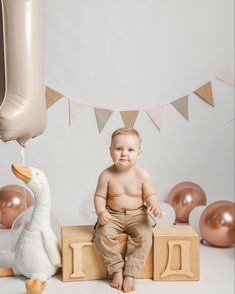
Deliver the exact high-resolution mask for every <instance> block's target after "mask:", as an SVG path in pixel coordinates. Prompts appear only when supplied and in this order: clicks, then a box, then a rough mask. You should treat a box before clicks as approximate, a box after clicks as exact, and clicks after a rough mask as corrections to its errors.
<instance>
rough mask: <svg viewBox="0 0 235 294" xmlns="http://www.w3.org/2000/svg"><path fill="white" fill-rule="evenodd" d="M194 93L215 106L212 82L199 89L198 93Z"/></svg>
mask: <svg viewBox="0 0 235 294" xmlns="http://www.w3.org/2000/svg"><path fill="white" fill-rule="evenodd" d="M194 93H195V94H196V95H198V96H199V97H201V98H202V99H203V100H205V101H206V102H207V103H208V104H210V105H211V106H215V104H214V100H213V94H212V87H211V82H210V81H209V82H208V83H206V84H205V85H203V86H202V87H200V88H198V89H197V90H196V91H194Z"/></svg>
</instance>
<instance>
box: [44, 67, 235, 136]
mask: <svg viewBox="0 0 235 294" xmlns="http://www.w3.org/2000/svg"><path fill="white" fill-rule="evenodd" d="M215 78H216V79H218V80H220V81H222V82H224V83H226V84H228V85H230V86H233V87H234V75H233V72H232V70H231V68H229V67H227V68H225V69H224V70H223V71H222V72H221V73H220V74H218V75H217V76H216V77H215ZM192 93H194V94H196V95H197V96H198V97H200V98H201V99H203V100H204V101H205V102H207V103H208V104H209V105H211V106H215V104H214V98H213V92H212V85H211V81H209V82H207V83H205V84H204V85H203V86H201V87H199V88H198V89H196V90H195V91H194V92H192ZM192 93H189V94H188V95H186V96H184V97H181V98H179V99H176V100H174V101H171V102H170V103H168V104H164V105H160V106H157V107H154V108H151V109H147V110H144V111H145V112H146V113H147V115H148V116H149V117H150V119H151V121H152V122H153V124H154V125H155V127H156V128H157V129H158V130H159V131H160V130H161V128H162V117H163V111H164V107H166V106H168V105H171V106H173V107H174V109H175V110H176V111H177V112H178V113H180V114H181V115H182V116H183V117H184V118H185V119H186V120H187V121H188V120H189V111H188V99H189V95H190V94H192ZM62 97H64V98H67V99H68V107H69V125H70V126H71V125H72V124H73V123H74V121H75V120H76V119H77V118H78V117H79V116H80V115H81V113H82V112H83V111H84V110H85V109H86V108H87V107H91V108H93V109H94V113H95V117H96V122H97V127H98V131H99V133H101V132H102V131H103V129H104V127H105V126H106V124H107V122H108V121H109V119H110V117H111V116H112V114H113V112H114V110H112V109H105V108H98V107H95V106H92V105H85V104H83V103H79V102H76V101H74V100H72V99H70V98H68V97H66V96H65V95H63V94H61V93H59V92H57V91H55V90H54V89H52V88H50V87H48V86H46V89H45V98H46V105H47V109H48V108H50V107H51V106H52V105H54V104H55V103H56V102H57V101H58V100H59V99H61V98H62ZM139 111H140V110H125V111H119V112H120V115H121V117H122V120H123V123H124V125H125V127H128V128H133V127H134V125H135V122H136V119H137V117H138V114H139Z"/></svg>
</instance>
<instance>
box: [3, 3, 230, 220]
mask: <svg viewBox="0 0 235 294" xmlns="http://www.w3.org/2000/svg"><path fill="white" fill-rule="evenodd" d="M43 17H44V40H45V42H44V50H45V83H46V84H47V85H48V86H50V87H52V88H54V89H55V90H57V91H58V92H60V93H63V94H64V95H66V96H67V97H70V98H72V99H74V100H76V101H78V102H83V103H87V104H89V105H93V106H96V107H104V108H110V109H113V110H133V109H140V110H141V109H145V108H151V107H154V106H159V105H162V104H165V103H169V102H170V101H173V100H176V99H177V98H180V97H182V96H185V95H187V94H189V93H192V92H193V91H194V90H196V89H197V88H198V87H199V86H201V85H203V84H204V83H206V82H207V81H208V80H210V79H212V86H213V93H214V100H215V105H216V107H215V108H213V107H211V106H209V105H208V104H207V103H205V102H203V101H202V100H201V99H199V98H198V97H197V96H195V95H194V94H192V95H190V96H189V119H190V121H189V122H187V121H186V120H185V119H184V118H183V117H182V116H180V115H179V113H178V112H177V111H175V110H174V109H173V108H172V107H170V106H169V107H167V108H165V112H164V117H163V127H162V130H161V132H158V130H157V129H156V128H155V126H154V125H153V124H152V122H151V121H150V119H149V117H148V116H147V115H146V113H145V112H143V111H141V112H140V114H139V116H138V118H137V121H136V124H135V128H136V129H138V130H139V132H140V133H141V135H142V138H143V155H142V158H141V160H140V164H142V165H143V166H145V167H146V169H147V170H148V171H149V172H150V173H151V175H152V177H153V181H154V184H155V186H156V191H157V193H158V195H159V199H160V200H161V201H163V200H164V199H165V198H166V196H167V194H168V192H169V190H170V189H171V188H172V187H173V186H174V185H175V184H177V183H179V182H182V181H193V182H195V183H197V184H199V185H200V186H201V187H202V188H203V189H204V191H205V192H206V195H207V199H208V203H211V202H213V201H216V200H220V199H221V200H222V199H226V200H230V201H234V120H233V118H234V96H233V95H234V89H233V88H232V87H230V86H228V85H226V84H224V83H222V82H220V81H218V80H215V79H213V77H214V76H215V75H216V74H218V73H220V72H221V71H222V70H223V69H224V68H225V67H226V66H228V65H231V66H233V64H234V59H233V58H234V57H233V56H234V45H233V44H234V26H233V24H234V3H233V0H226V1H220V0H206V1H205V0H198V1H193V0H177V1H166V0H158V1H154V0H119V1H116V0H106V1H105V0H99V1H95V0H69V1H66V0H44V16H43ZM121 126H123V123H122V120H121V118H120V115H119V113H118V112H114V114H113V116H112V117H111V119H110V121H109V122H108V124H107V125H106V127H105V129H104V130H103V132H102V134H99V133H98V129H97V125H96V120H95V115H94V111H93V109H92V108H87V110H86V111H85V112H84V113H83V114H82V115H81V117H80V118H79V119H78V120H77V121H76V122H75V124H74V125H73V126H72V127H69V126H68V108H67V100H66V99H65V98H63V99H62V100H60V101H59V102H57V103H56V104H55V105H54V106H53V107H52V108H50V109H49V110H48V126H47V129H46V131H45V132H44V134H43V135H42V136H40V137H38V138H35V139H33V140H30V141H29V142H28V144H27V147H26V164H27V165H30V166H35V167H38V168H41V169H42V170H43V171H44V172H45V173H46V174H47V175H48V179H49V183H50V187H51V193H52V212H53V215H54V216H55V218H57V219H58V220H59V222H60V223H61V225H77V224H88V223H92V222H94V221H95V215H94V213H93V212H92V211H93V210H94V209H93V200H92V197H93V193H94V190H95V187H96V182H97V178H98V175H99V173H100V172H101V171H102V170H103V169H104V168H105V167H106V166H107V165H109V164H111V161H110V158H109V152H108V147H109V144H110V135H111V133H112V132H113V131H114V130H115V129H116V128H118V127H121ZM20 150H21V147H20V146H19V145H18V144H17V143H16V142H10V143H2V142H0V186H4V185H8V184H13V183H18V184H21V182H19V181H18V179H16V178H15V177H14V176H13V175H12V174H11V169H10V165H11V163H18V164H21V163H22V158H21V157H20V155H19V153H20Z"/></svg>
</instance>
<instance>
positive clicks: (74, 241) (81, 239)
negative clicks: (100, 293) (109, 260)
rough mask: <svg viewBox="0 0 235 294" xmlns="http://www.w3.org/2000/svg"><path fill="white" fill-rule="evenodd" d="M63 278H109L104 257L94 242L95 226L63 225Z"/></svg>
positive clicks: (73, 279)
mask: <svg viewBox="0 0 235 294" xmlns="http://www.w3.org/2000/svg"><path fill="white" fill-rule="evenodd" d="M61 240H62V244H61V245H62V246H61V247H62V280H63V281H70V282H71V281H82V280H96V279H97V280H102V279H106V278H107V271H106V268H105V265H104V262H103V259H102V257H101V255H100V253H99V252H98V250H97V248H96V246H95V244H94V243H93V226H74V227H62V231H61Z"/></svg>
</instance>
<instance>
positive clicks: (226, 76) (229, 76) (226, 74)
mask: <svg viewBox="0 0 235 294" xmlns="http://www.w3.org/2000/svg"><path fill="white" fill-rule="evenodd" d="M215 78H216V79H218V80H220V81H222V82H224V83H226V84H228V85H230V86H232V87H234V75H233V71H232V69H231V67H230V66H228V67H226V68H225V69H224V70H223V71H222V72H221V73H220V74H219V75H218V76H216V77H215Z"/></svg>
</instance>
